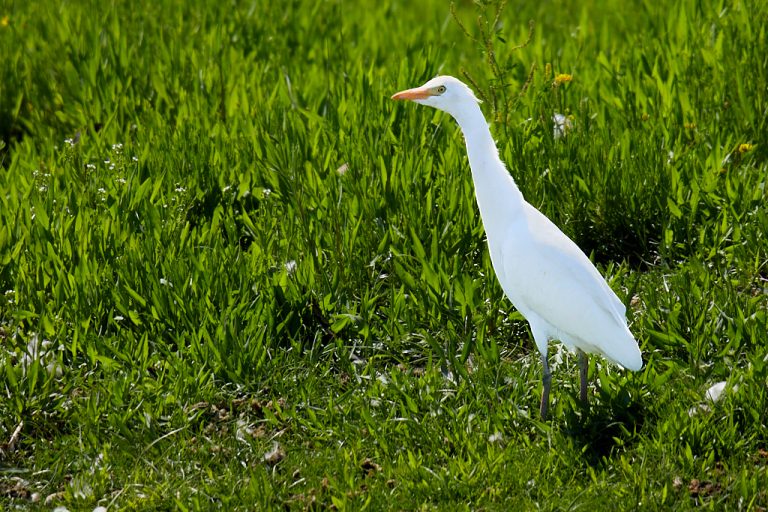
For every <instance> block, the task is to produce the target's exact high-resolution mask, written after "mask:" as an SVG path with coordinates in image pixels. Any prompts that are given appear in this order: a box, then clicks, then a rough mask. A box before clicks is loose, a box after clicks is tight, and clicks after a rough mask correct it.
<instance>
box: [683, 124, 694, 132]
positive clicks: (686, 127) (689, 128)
mask: <svg viewBox="0 0 768 512" xmlns="http://www.w3.org/2000/svg"><path fill="white" fill-rule="evenodd" d="M683 126H685V129H686V130H695V129H696V123H693V122H691V123H685V124H684V125H683Z"/></svg>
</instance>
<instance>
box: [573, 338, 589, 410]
mask: <svg viewBox="0 0 768 512" xmlns="http://www.w3.org/2000/svg"><path fill="white" fill-rule="evenodd" d="M576 350H577V351H578V353H579V377H581V390H580V392H579V398H580V399H581V403H582V405H584V406H586V405H587V375H588V372H589V361H588V360H587V354H585V353H584V351H583V350H581V349H580V348H579V349H576Z"/></svg>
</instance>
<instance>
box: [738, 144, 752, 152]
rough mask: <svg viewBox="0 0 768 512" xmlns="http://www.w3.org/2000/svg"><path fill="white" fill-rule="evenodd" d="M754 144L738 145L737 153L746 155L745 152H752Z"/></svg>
mask: <svg viewBox="0 0 768 512" xmlns="http://www.w3.org/2000/svg"><path fill="white" fill-rule="evenodd" d="M754 147H755V145H754V144H740V145H739V153H746V152H747V151H752V148H754Z"/></svg>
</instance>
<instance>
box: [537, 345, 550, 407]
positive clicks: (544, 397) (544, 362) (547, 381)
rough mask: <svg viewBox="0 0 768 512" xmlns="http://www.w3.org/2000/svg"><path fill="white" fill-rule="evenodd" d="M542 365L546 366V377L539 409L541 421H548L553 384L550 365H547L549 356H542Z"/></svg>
mask: <svg viewBox="0 0 768 512" xmlns="http://www.w3.org/2000/svg"><path fill="white" fill-rule="evenodd" d="M541 364H542V365H543V366H544V375H543V377H542V378H541V382H542V384H543V385H544V389H543V390H542V391H541V406H540V407H539V413H540V414H541V421H545V420H546V419H547V409H548V408H549V387H550V384H551V383H552V374H551V373H550V371H549V365H548V364H547V354H541Z"/></svg>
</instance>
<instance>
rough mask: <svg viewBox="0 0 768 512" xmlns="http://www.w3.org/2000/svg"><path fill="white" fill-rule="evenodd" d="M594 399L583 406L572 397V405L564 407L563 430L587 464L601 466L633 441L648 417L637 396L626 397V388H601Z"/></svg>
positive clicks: (635, 440)
mask: <svg viewBox="0 0 768 512" xmlns="http://www.w3.org/2000/svg"><path fill="white" fill-rule="evenodd" d="M595 398H596V397H592V400H591V401H590V403H589V406H588V407H585V406H583V405H582V404H581V403H580V402H579V401H578V400H577V399H576V398H575V397H573V400H572V407H568V408H566V412H565V420H566V421H565V425H566V426H565V428H564V429H563V433H564V434H565V435H567V436H569V437H570V438H571V439H572V440H573V443H574V444H575V445H576V446H577V447H578V448H580V449H581V451H582V453H583V454H584V461H585V462H586V463H588V464H589V465H590V466H598V465H601V464H602V463H603V462H604V461H605V459H606V458H611V456H612V455H614V454H616V453H618V452H620V451H623V450H624V449H626V448H627V447H629V446H631V445H633V444H634V443H635V442H637V440H638V439H639V436H638V432H640V430H642V428H643V425H644V424H645V422H646V421H647V420H650V418H649V417H648V411H647V410H646V408H645V407H644V406H643V404H642V403H641V401H640V399H639V397H632V396H630V394H629V393H628V392H627V391H626V390H623V389H621V390H617V391H616V392H615V393H613V394H611V393H608V392H602V391H601V392H600V397H599V399H595Z"/></svg>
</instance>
